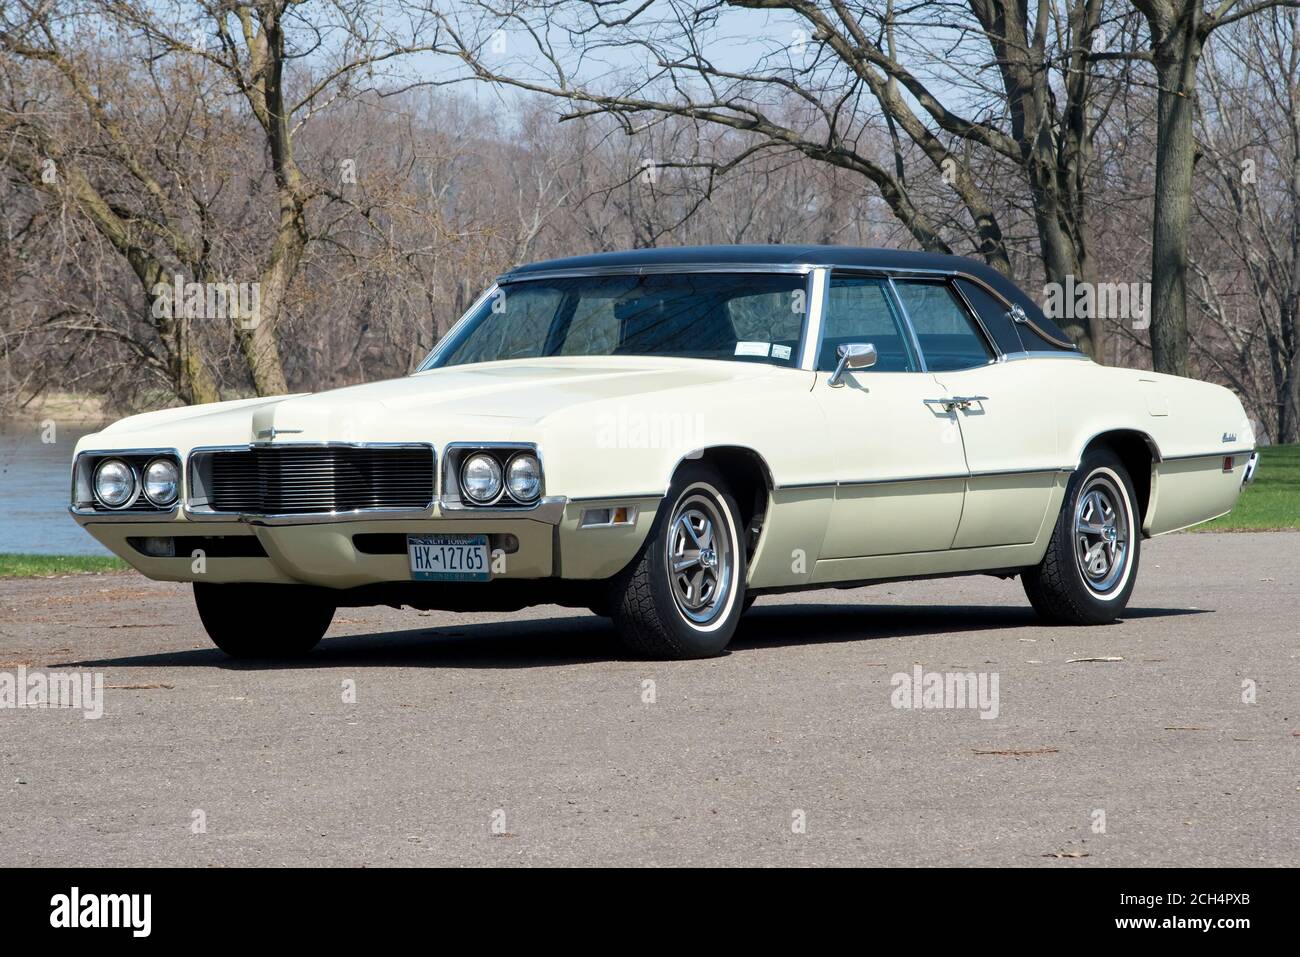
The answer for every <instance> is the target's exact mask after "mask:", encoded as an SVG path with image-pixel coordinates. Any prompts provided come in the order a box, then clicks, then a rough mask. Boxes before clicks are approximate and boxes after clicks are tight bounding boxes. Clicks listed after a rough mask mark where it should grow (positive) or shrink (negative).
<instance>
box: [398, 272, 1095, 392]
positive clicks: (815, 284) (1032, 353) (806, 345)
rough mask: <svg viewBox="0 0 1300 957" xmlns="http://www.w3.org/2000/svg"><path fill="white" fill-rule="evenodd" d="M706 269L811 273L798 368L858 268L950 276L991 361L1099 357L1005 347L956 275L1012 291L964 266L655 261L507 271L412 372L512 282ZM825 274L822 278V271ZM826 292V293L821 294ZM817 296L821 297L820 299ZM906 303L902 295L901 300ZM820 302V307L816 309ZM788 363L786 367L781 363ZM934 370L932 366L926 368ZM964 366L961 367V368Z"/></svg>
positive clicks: (423, 367)
mask: <svg viewBox="0 0 1300 957" xmlns="http://www.w3.org/2000/svg"><path fill="white" fill-rule="evenodd" d="M702 272H714V273H716V272H750V273H808V274H809V275H810V280H809V282H810V293H809V308H808V314H807V316H806V317H805V322H804V340H803V346H802V348H803V356H802V360H801V361H800V363H799V364H798V365H797V366H796V367H795V368H800V369H804V370H805V371H815V369H816V358H817V355H818V354H819V353H820V351H821V339H822V319H823V316H824V314H825V307H826V296H825V293H826V291H827V289H828V288H829V283H830V274H831V273H832V272H842V273H852V274H859V275H868V276H879V277H881V278H883V279H886V280H888V282H889V284H890V289H891V293H893V295H894V298H895V299H896V300H897V299H898V296H897V291H896V290H895V289H894V288H893V281H894V279H896V278H898V279H906V278H907V277H909V276H915V277H917V278H922V279H940V278H946V279H948V280H949V281H950V285H952V287H953V289H954V290H955V292H956V295H957V296H958V297H959V301H960V302H961V303H963V304H964V305H965V306H966V308H967V309H969V310H970V312H971V314H972V315H973V316H975V319H976V323H977V326H978V328H979V331H980V332H981V333H982V334H983V336H984V338H985V341H986V342H987V343H988V344H989V346H990V347H991V348H992V350H993V354H994V358H993V359H991V360H989V364H993V363H996V362H1002V361H1009V360H1011V359H1013V358H1053V359H1083V360H1085V361H1088V362H1091V361H1093V360H1092V358H1091V357H1090V356H1088V355H1087V354H1086V353H1084V352H1083V351H1082V350H1080V349H1079V348H1078V347H1077V346H1076V347H1075V348H1074V349H1073V350H1072V351H1071V350H1067V349H1062V350H1060V351H1059V352H1058V351H1047V350H1041V351H1040V350H1025V351H1023V352H1013V353H1008V352H1003V351H1002V349H1001V348H1000V347H999V346H998V344H997V342H996V340H994V338H993V336H992V335H990V334H989V331H988V329H987V328H985V326H984V322H983V320H982V319H980V318H979V312H978V311H976V310H975V309H974V308H973V307H972V306H971V305H970V302H969V301H968V300H967V299H966V297H965V294H964V293H962V291H961V288H960V287H958V286H956V285H955V284H954V283H952V282H951V281H952V280H956V279H965V280H966V281H967V282H971V283H974V284H975V285H976V286H979V287H980V288H981V289H983V290H984V291H985V292H987V293H988V294H989V295H990V296H992V297H993V298H994V299H996V300H997V301H998V302H1000V303H1002V304H1003V305H1004V306H1006V307H1007V308H1008V309H1010V308H1011V306H1012V305H1013V303H1012V302H1011V301H1010V300H1009V299H1007V297H1006V296H1004V295H1002V293H1000V292H998V291H997V290H996V289H994V288H993V287H992V286H991V285H989V284H988V283H987V282H986V281H984V280H983V279H981V278H980V277H979V276H976V275H973V274H971V273H969V272H966V271H965V270H961V269H927V268H923V267H916V268H899V267H893V266H843V265H837V264H835V263H821V262H801V263H685V264H682V263H677V264H674V263H651V264H644V265H640V266H636V265H623V266H592V267H588V268H585V269H577V268H574V269H546V270H542V271H539V272H530V273H504V274H502V275H501V276H499V277H498V278H497V279H496V281H495V282H493V283H492V284H491V285H490V286H489V287H488V288H487V289H486V290H485V291H484V292H483V294H482V295H480V296H479V297H478V298H477V299H475V300H474V302H473V303H472V304H471V305H470V307H469V308H468V309H467V310H465V312H464V314H463V315H462V316H461V317H460V318H459V319H457V320H456V322H454V323H453V324H452V325H451V328H449V329H448V330H447V332H446V333H445V334H444V335H443V336H442V338H441V339H439V340H438V341H437V342H436V343H435V344H434V346H433V348H432V349H431V350H430V351H429V354H428V355H427V356H425V357H424V361H422V362H421V363H420V364H419V366H417V367H416V370H415V372H414V373H412V375H416V374H419V373H421V372H428V371H430V370H431V369H432V368H433V367H434V366H433V363H435V362H436V361H437V360H439V359H440V358H441V357H442V352H443V351H444V350H445V349H446V347H447V345H448V343H450V342H452V341H453V340H454V337H455V335H456V333H457V332H458V331H459V330H460V327H461V326H462V325H463V324H464V323H465V322H466V321H468V319H469V317H470V316H472V315H473V314H474V312H475V311H476V310H477V309H478V308H479V307H480V306H481V305H482V304H483V303H484V302H485V301H486V300H487V299H489V298H490V297H492V296H494V295H496V293H497V290H498V289H500V288H501V285H502V284H503V283H506V282H532V281H533V280H540V279H578V278H582V277H584V276H620V275H632V276H641V275H661V274H664V273H702ZM819 275H820V277H821V278H820V280H819V279H818V276H819ZM818 293H820V295H818ZM814 299H816V302H815V303H814V301H813V300H814ZM899 305H900V307H901V300H899ZM814 306H815V307H816V308H815V309H814ZM903 313H904V323H905V324H906V326H907V328H908V331H909V333H910V334H911V337H912V339H913V347H914V348H916V350H917V355H918V356H919V361H920V362H921V364H922V365H925V355H924V353H922V352H921V351H920V346H919V343H918V342H917V341H916V331H915V329H913V328H912V323H911V319H910V318H908V317H907V316H906V310H903ZM778 368H784V367H778ZM971 368H973V369H978V368H982V367H981V366H971ZM923 371H928V370H923ZM956 371H960V370H956Z"/></svg>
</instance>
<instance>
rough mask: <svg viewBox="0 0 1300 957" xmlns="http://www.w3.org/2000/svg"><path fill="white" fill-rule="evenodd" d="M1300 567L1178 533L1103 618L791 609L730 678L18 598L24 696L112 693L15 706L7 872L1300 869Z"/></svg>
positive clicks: (373, 630) (880, 595) (144, 599)
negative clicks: (69, 690)
mask: <svg viewBox="0 0 1300 957" xmlns="http://www.w3.org/2000/svg"><path fill="white" fill-rule="evenodd" d="M1298 578H1300V533H1263V534H1178V535H1173V536H1167V537H1164V538H1161V539H1156V540H1154V541H1150V542H1146V543H1144V550H1143V555H1142V563H1141V569H1140V573H1139V580H1138V584H1137V588H1136V590H1135V592H1134V594H1133V599H1132V603H1131V606H1130V609H1129V612H1128V614H1127V615H1126V616H1125V618H1124V620H1123V621H1121V622H1119V623H1117V624H1114V625H1109V626H1103V627H1095V628H1060V627H1049V626H1044V625H1042V624H1040V623H1039V622H1038V621H1037V620H1036V619H1035V617H1034V615H1033V613H1032V611H1031V610H1030V608H1029V606H1028V603H1027V602H1026V601H1025V599H1024V595H1023V593H1022V591H1021V588H1020V585H1019V583H1018V582H1015V581H1002V580H998V579H995V578H991V577H974V578H959V579H944V580H937V581H926V582H909V583H903V584H888V585H878V586H875V587H870V588H861V589H855V590H852V591H825V592H813V593H806V594H801V595H796V596H780V597H768V598H763V599H760V600H759V602H758V603H757V604H756V605H755V607H754V609H753V610H752V611H751V612H750V613H749V615H748V616H747V617H746V619H745V620H744V621H743V622H742V625H741V629H740V632H739V634H738V635H737V637H736V639H735V641H734V642H733V645H732V648H731V650H730V652H729V653H728V654H727V655H725V656H723V657H720V658H717V659H712V660H708V661H692V662H643V661H635V660H628V659H626V658H624V657H621V656H620V653H619V651H618V649H617V647H616V646H615V645H614V644H613V642H612V639H611V626H610V624H609V623H608V622H607V621H605V620H604V619H600V618H596V617H593V616H591V615H589V614H585V613H579V612H576V611H573V610H571V609H564V608H557V607H541V608H533V609H528V610H525V611H522V612H518V613H515V614H509V615H452V614H443V613H421V612H415V611H410V610H404V611H397V610H393V609H346V610H343V611H341V612H340V613H339V615H338V616H337V617H336V619H335V624H334V626H333V627H332V628H331V630H330V633H329V636H328V637H327V638H326V640H325V641H324V642H323V643H322V644H321V646H320V647H319V648H318V649H317V650H316V651H315V652H314V653H313V654H312V655H311V656H310V657H309V658H307V659H305V660H304V661H303V662H301V663H296V664H290V665H286V664H276V665H258V664H246V663H239V662H234V661H231V660H230V659H228V658H226V657H225V656H224V655H222V654H221V653H220V652H219V651H217V650H216V649H214V648H213V647H211V645H210V644H209V643H208V640H207V638H206V636H205V635H204V634H203V631H202V628H201V626H200V625H199V621H198V617H197V615H196V613H195V611H194V607H193V602H192V599H191V595H190V591H189V588H188V586H183V585H175V584H162V583H155V582H150V581H148V580H146V579H144V578H141V577H140V576H138V575H135V574H134V573H125V574H116V575H100V576H78V577H65V578H57V579H36V580H14V581H0V692H2V691H3V682H4V675H6V674H8V675H10V676H12V677H11V679H10V681H11V684H12V682H14V681H16V679H17V676H18V675H19V673H20V669H22V672H23V673H24V674H26V675H28V676H30V675H31V674H32V673H37V674H50V673H58V674H62V673H74V674H76V675H77V676H78V677H79V679H80V678H85V679H86V680H88V681H90V682H91V685H90V687H93V681H94V680H101V681H102V682H103V686H104V691H103V693H102V699H100V700H101V701H102V705H103V714H102V717H99V718H87V717H85V715H86V714H87V713H89V712H90V710H92V709H89V708H87V707H86V706H85V702H84V701H83V707H82V709H81V710H76V709H51V708H43V707H39V706H35V707H23V708H17V707H0V866H7V865H68V866H86V865H126V864H137V865H199V866H202V865H285V864H308V865H325V866H328V865H344V866H357V865H367V866H383V865H487V864H507V865H513V864H519V865H543V864H560V865H566V864H582V865H634V866H635V865H693V864H705V865H707V864H755V865H796V866H805V865H853V864H865V865H997V866H1043V867H1097V866H1110V865H1138V866H1149V867H1156V866H1166V865H1190V866H1210V865H1273V866H1278V865H1287V866H1294V865H1296V864H1297V863H1300V843H1298V842H1300V773H1298V771H1300V761H1298V760H1297V758H1298V757H1300V588H1298V587H1297V579H1298ZM248 613H249V615H250V616H255V615H256V614H257V609H256V608H249V609H248ZM918 668H919V671H918ZM970 676H974V677H973V678H972V677H970ZM918 677H919V682H918V681H917V679H918ZM913 684H919V687H916V688H913V687H912V686H913ZM964 690H969V691H971V692H973V693H972V694H971V695H969V696H965V695H959V694H958V692H959V691H964ZM25 703H29V704H30V703H31V701H30V700H27V701H25ZM0 704H3V695H2V694H0ZM927 704H928V705H936V704H938V705H943V706H942V707H937V706H931V707H927V706H926V705H927ZM903 705H907V706H903Z"/></svg>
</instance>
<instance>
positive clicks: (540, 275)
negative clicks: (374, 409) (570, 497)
mask: <svg viewBox="0 0 1300 957" xmlns="http://www.w3.org/2000/svg"><path fill="white" fill-rule="evenodd" d="M818 269H823V270H824V269H825V267H819V266H815V265H813V264H811V263H794V264H782V263H778V264H765V263H718V264H711V263H692V264H690V265H689V266H677V265H670V264H667V263H656V264H653V265H644V266H600V267H594V268H591V269H547V270H545V271H543V272H535V273H522V274H514V273H505V274H504V275H502V276H499V277H498V278H497V280H496V281H495V282H494V283H492V285H491V286H489V287H488V289H487V290H486V291H485V292H484V293H483V294H482V295H481V296H479V297H478V298H477V299H475V300H474V302H473V304H472V305H471V306H470V307H469V308H468V309H467V310H465V312H464V314H463V315H462V316H461V317H460V318H459V319H457V320H456V321H455V322H454V323H453V324H452V326H451V328H450V329H448V330H447V332H446V333H445V334H444V335H443V337H442V338H441V339H439V340H438V341H437V343H435V344H434V347H433V349H431V350H430V351H429V354H428V355H427V356H425V357H424V360H423V361H422V362H421V363H420V364H419V365H418V366H416V369H415V372H413V373H411V374H412V375H416V374H419V373H421V372H430V371H432V370H433V369H434V368H439V367H437V366H435V363H436V362H438V361H439V360H440V359H441V358H442V354H443V352H444V351H446V350H447V348H448V344H449V343H451V342H453V341H455V337H456V335H457V333H458V332H459V331H460V328H461V326H462V325H464V324H465V323H466V322H468V321H469V318H470V317H471V316H472V315H474V313H475V312H476V311H477V310H478V309H479V307H481V306H482V305H483V303H484V302H486V301H487V300H488V299H490V298H491V297H492V296H495V295H496V293H497V290H499V289H500V288H501V287H502V285H504V284H505V283H515V282H533V281H535V280H542V279H581V278H583V277H587V276H651V275H667V274H672V273H768V274H772V273H776V274H782V275H806V276H807V277H808V281H807V282H806V283H805V285H804V290H805V292H806V293H807V295H808V305H807V307H806V309H805V311H804V321H803V323H802V324H801V326H800V330H799V335H800V339H799V349H800V351H801V355H804V356H806V355H807V353H808V340H809V330H810V328H811V325H810V324H811V323H812V321H813V316H814V312H813V298H814V296H815V292H816V290H815V278H814V277H815V274H816V272H817V271H818ZM818 320H820V316H819V317H818ZM815 354H816V353H814V355H815ZM546 358H560V357H559V356H555V357H549V356H548V357H546ZM595 358H599V357H595ZM716 361H721V362H728V361H731V360H729V359H722V360H716ZM466 364H467V365H478V364H479V363H466ZM769 364H770V363H769ZM776 368H778V369H800V368H803V365H802V363H801V362H797V363H795V364H793V365H790V366H781V365H778V366H776Z"/></svg>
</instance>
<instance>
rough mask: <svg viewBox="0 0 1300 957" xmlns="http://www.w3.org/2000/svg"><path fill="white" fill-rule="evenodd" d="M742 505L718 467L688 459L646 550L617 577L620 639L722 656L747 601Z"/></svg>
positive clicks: (614, 602)
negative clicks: (741, 530) (737, 503)
mask: <svg viewBox="0 0 1300 957" xmlns="http://www.w3.org/2000/svg"><path fill="white" fill-rule="evenodd" d="M740 529H741V523H740V510H739V508H737V506H736V500H735V498H734V497H733V496H732V494H731V491H730V490H729V489H728V488H727V485H726V482H725V481H724V479H723V478H722V476H721V474H719V472H718V471H717V469H715V468H713V467H712V466H710V465H707V464H706V463H703V462H688V463H686V464H685V465H683V466H682V468H680V469H679V470H678V472H677V475H676V476H675V477H674V478H673V483H672V487H671V488H670V489H669V490H668V495H667V496H665V497H664V501H663V505H662V507H661V508H660V509H659V511H658V513H657V514H656V515H655V521H654V524H653V525H652V526H651V528H650V534H649V535H648V536H647V538H646V542H645V544H644V545H642V546H641V551H640V552H639V553H638V554H637V557H636V558H635V559H633V561H632V563H631V564H630V565H629V566H628V567H627V568H626V569H624V570H623V571H622V572H620V573H619V574H618V575H617V576H615V578H614V580H613V582H612V583H611V590H610V597H611V611H612V612H613V617H614V624H615V626H616V628H617V630H618V635H619V639H620V641H621V642H622V643H623V644H624V646H625V647H627V648H628V649H629V650H631V651H633V652H634V653H636V654H638V655H644V656H647V657H652V658H677V659H683V658H707V657H711V656H713V655H717V654H721V653H722V651H723V649H725V648H726V647H727V644H728V642H730V641H731V636H732V635H733V634H734V633H735V631H736V623H737V622H738V621H739V620H740V616H741V613H742V611H743V609H744V605H745V594H744V593H745V550H744V548H743V547H742V544H741V532H740Z"/></svg>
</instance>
